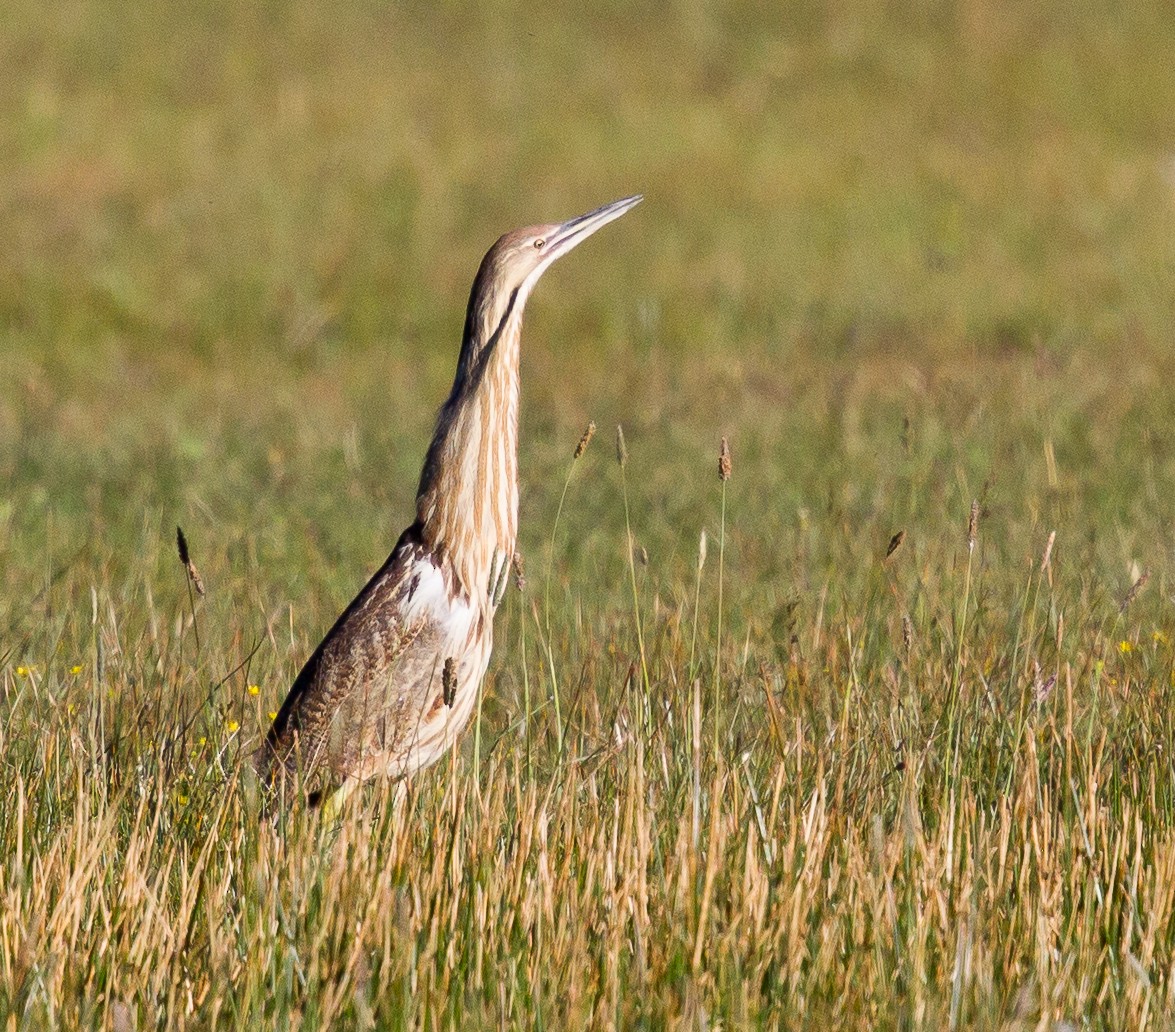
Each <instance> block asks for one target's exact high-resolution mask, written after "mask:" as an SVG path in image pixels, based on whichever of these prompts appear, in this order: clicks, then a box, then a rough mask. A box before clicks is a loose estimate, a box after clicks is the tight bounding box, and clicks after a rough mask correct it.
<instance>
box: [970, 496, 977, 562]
mask: <svg viewBox="0 0 1175 1032" xmlns="http://www.w3.org/2000/svg"><path fill="white" fill-rule="evenodd" d="M978 533H979V499H978V498H976V499H974V500H973V501H972V502H971V516H970V517H969V518H968V520H967V551H968V552H974V551H975V538H976V536H977V535H978Z"/></svg>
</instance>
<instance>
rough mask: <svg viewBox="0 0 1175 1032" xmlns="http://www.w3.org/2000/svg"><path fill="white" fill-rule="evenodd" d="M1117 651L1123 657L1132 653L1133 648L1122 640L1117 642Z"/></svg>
mask: <svg viewBox="0 0 1175 1032" xmlns="http://www.w3.org/2000/svg"><path fill="white" fill-rule="evenodd" d="M1118 651H1119V652H1121V653H1122V655H1123V656H1128V655H1129V654H1130V653H1131V652H1133V651H1134V646H1133V645H1132V644H1130V642H1128V641H1125V640H1123V641H1120V642H1118Z"/></svg>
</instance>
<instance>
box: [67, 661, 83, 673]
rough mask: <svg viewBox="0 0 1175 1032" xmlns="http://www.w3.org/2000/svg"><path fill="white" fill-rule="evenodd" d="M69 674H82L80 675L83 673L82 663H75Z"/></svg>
mask: <svg viewBox="0 0 1175 1032" xmlns="http://www.w3.org/2000/svg"><path fill="white" fill-rule="evenodd" d="M69 672H70V673H71V674H80V673H81V672H82V665H81V663H75V664H74V665H73V666H71V667H70V668H69Z"/></svg>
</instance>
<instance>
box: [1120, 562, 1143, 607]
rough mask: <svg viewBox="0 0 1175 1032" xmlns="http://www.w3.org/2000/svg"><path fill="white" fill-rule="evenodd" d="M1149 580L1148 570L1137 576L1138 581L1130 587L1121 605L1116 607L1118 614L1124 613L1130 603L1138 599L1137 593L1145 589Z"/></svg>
mask: <svg viewBox="0 0 1175 1032" xmlns="http://www.w3.org/2000/svg"><path fill="white" fill-rule="evenodd" d="M1150 579H1151V574H1150V570H1143V572H1142V573H1141V574H1140V575H1139V578H1138V580H1136V581H1135V582H1134V583H1133V584H1132V585H1131V587H1130V590H1129V591H1128V592H1126V596H1125V597H1124V598H1123V599H1122V604H1121V605H1120V606H1118V612H1119V613H1124V612H1126V607H1127V606H1128V605H1130V603H1131V602H1133V601H1134V600H1135V599H1136V598H1138V593H1139V592H1140V591H1142V589H1143V588H1145V587H1146V582H1147V581H1148V580H1150Z"/></svg>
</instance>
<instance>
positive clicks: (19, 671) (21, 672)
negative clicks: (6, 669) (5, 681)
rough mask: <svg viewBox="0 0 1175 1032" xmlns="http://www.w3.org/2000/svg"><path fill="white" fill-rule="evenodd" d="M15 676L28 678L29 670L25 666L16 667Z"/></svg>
mask: <svg viewBox="0 0 1175 1032" xmlns="http://www.w3.org/2000/svg"><path fill="white" fill-rule="evenodd" d="M16 676H17V677H28V676H29V668H28V667H27V666H18V667H17V668H16Z"/></svg>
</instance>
